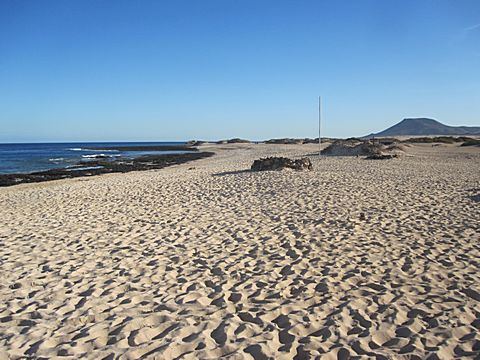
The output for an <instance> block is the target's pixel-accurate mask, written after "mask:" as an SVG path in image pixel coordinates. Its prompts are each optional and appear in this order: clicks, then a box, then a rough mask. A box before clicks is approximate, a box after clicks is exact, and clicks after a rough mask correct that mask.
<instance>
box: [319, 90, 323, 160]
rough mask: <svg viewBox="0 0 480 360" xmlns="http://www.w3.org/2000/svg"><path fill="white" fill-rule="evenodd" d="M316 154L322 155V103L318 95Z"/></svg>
mask: <svg viewBox="0 0 480 360" xmlns="http://www.w3.org/2000/svg"><path fill="white" fill-rule="evenodd" d="M318 156H322V103H321V98H320V96H319V97H318Z"/></svg>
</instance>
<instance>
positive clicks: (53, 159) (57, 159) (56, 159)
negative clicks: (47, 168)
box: [48, 158, 65, 161]
mask: <svg viewBox="0 0 480 360" xmlns="http://www.w3.org/2000/svg"><path fill="white" fill-rule="evenodd" d="M62 160H65V159H64V158H52V159H48V161H62Z"/></svg>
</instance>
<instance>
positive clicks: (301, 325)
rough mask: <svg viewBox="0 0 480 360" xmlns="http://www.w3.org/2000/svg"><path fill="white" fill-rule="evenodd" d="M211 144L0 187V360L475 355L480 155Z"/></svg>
mask: <svg viewBox="0 0 480 360" xmlns="http://www.w3.org/2000/svg"><path fill="white" fill-rule="evenodd" d="M214 149H215V151H217V152H218V155H217V156H215V157H213V158H210V159H204V160H200V161H198V162H195V163H191V164H185V165H181V166H176V167H172V168H168V169H163V170H158V171H151V172H141V173H128V174H113V175H104V176H100V177H95V178H82V179H74V180H66V181H56V182H50V183H42V184H34V185H20V186H17V187H13V188H3V189H0V204H1V206H0V221H1V226H0V274H1V277H2V281H1V282H0V359H3V358H8V357H11V358H17V357H21V356H28V355H30V356H32V357H34V358H37V357H47V358H49V357H56V356H63V357H65V358H79V357H80V356H86V357H88V358H91V359H102V358H106V359H113V358H116V357H117V355H121V358H122V359H123V358H125V359H138V358H158V359H175V358H181V359H217V358H220V357H222V356H223V357H225V358H232V359H242V358H255V359H266V358H275V359H282V358H285V359H291V358H295V359H308V358H326V359H337V358H339V359H347V358H348V357H349V356H352V357H355V356H359V355H361V356H362V357H363V358H375V356H377V358H379V359H382V358H392V359H397V358H399V359H401V358H412V359H415V358H428V357H429V356H430V355H433V354H435V355H436V357H435V356H433V357H430V358H431V359H435V358H440V359H451V358H454V357H461V356H470V357H475V356H477V357H478V356H480V355H479V354H480V335H479V329H480V272H479V263H480V242H479V240H480V235H479V233H480V228H479V222H480V216H479V215H480V210H479V206H480V203H479V202H478V200H479V199H478V197H475V196H476V195H479V194H480V150H479V148H469V149H467V148H458V147H455V146H439V147H431V146H430V145H426V146H418V145H417V146H412V147H410V148H408V152H409V155H411V156H405V157H403V158H401V159H394V160H389V161H365V160H362V159H360V158H342V157H336V158H324V159H322V160H320V162H319V161H318V159H316V158H312V159H314V166H315V167H316V168H317V169H319V168H320V170H318V171H314V172H303V173H297V172H293V171H283V172H264V173H250V172H245V171H242V170H245V169H247V168H248V167H249V166H250V164H251V162H252V160H253V159H255V158H258V157H259V156H261V155H266V154H273V153H281V154H284V155H292V156H293V155H301V154H308V153H311V152H312V151H314V150H315V146H314V145H308V146H295V145H290V146H285V145H284V146H282V145H271V146H267V145H228V146H216V147H214ZM191 167H194V169H191ZM189 168H190V169H189Z"/></svg>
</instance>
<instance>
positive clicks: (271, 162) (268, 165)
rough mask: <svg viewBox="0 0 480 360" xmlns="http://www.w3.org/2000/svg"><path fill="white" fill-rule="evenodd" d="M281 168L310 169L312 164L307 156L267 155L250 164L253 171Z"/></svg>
mask: <svg viewBox="0 0 480 360" xmlns="http://www.w3.org/2000/svg"><path fill="white" fill-rule="evenodd" d="M282 169H294V170H312V169H313V166H312V162H311V161H310V159H309V158H302V159H298V160H292V159H289V158H284V157H268V158H264V159H259V160H255V161H254V162H253V164H252V166H251V170H253V171H266V170H282Z"/></svg>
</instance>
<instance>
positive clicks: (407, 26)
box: [0, 0, 480, 142]
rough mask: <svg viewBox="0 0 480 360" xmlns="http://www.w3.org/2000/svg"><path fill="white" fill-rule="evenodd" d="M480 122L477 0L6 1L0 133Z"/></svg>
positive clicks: (296, 131)
mask: <svg viewBox="0 0 480 360" xmlns="http://www.w3.org/2000/svg"><path fill="white" fill-rule="evenodd" d="M318 95H321V96H322V98H323V102H324V113H323V117H324V126H323V134H324V135H325V136H337V137H347V136H361V135H365V134H368V133H370V132H376V131H380V130H383V129H384V128H386V127H389V126H391V125H393V124H394V123H396V122H398V121H400V120H402V119H403V118H404V117H423V116H425V117H432V118H436V119H437V120H439V121H441V122H443V123H446V124H449V125H479V124H480V111H479V110H480V1H478V0H471V1H468V0H450V1H445V0H430V1H428V0H425V1H422V0H410V1H409V0H403V1H394V0H351V1H334V0H331V1H321V0H316V1H313V0H312V1H307V0H291V1H281V0H275V1H273V0H272V1H270V0H242V1H239V0H203V1H199V0H190V1H186V0H175V1H160V0H158V1H93V0H92V1H88V0H84V1H63V0H62V1H14V0H2V1H0V123H1V128H0V142H22V141H27V142H28V141H108V140H112V141H121V140H132V141H134V140H137V141H142V140H146V141H147V140H188V139H220V138H230V137H243V138H249V139H266V138H272V137H315V136H317V133H318V130H317V97H318Z"/></svg>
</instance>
